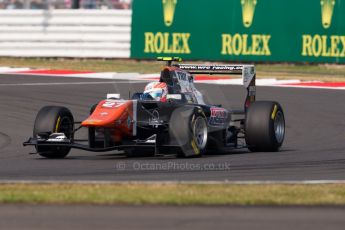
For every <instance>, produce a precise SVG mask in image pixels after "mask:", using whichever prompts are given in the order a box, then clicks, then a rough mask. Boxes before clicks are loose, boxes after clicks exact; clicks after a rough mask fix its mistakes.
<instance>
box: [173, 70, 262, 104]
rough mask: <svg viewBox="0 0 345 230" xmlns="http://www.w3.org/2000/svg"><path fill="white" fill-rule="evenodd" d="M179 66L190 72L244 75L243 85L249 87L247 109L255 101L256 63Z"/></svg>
mask: <svg viewBox="0 0 345 230" xmlns="http://www.w3.org/2000/svg"><path fill="white" fill-rule="evenodd" d="M174 66H176V67H177V68H179V69H181V70H184V71H187V72H188V73H190V74H210V75H214V74H217V75H232V74H235V75H242V80H243V86H244V87H245V88H246V89H247V98H246V101H245V110H246V109H247V108H248V107H249V105H250V104H251V103H252V102H254V101H255V96H256V87H255V79H256V72H255V66H254V65H196V64H175V65H174Z"/></svg>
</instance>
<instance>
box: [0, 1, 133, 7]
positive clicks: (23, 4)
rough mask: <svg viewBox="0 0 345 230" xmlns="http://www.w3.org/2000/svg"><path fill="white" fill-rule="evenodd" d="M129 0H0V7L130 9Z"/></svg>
mask: <svg viewBox="0 0 345 230" xmlns="http://www.w3.org/2000/svg"><path fill="white" fill-rule="evenodd" d="M130 7H131V0H0V9H78V8H80V9H130Z"/></svg>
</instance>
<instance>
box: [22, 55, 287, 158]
mask: <svg viewBox="0 0 345 230" xmlns="http://www.w3.org/2000/svg"><path fill="white" fill-rule="evenodd" d="M158 60H160V61H166V62H167V64H166V66H165V67H164V68H163V70H162V72H161V75H160V80H159V82H151V83H149V84H148V85H147V86H146V87H145V90H144V91H143V92H138V93H135V94H134V95H133V96H132V98H131V99H130V100H125V99H121V97H120V95H118V94H109V95H107V99H105V100H102V101H100V102H99V103H98V104H96V105H94V106H93V107H92V108H91V114H90V116H89V117H88V118H87V119H86V120H84V121H82V122H75V121H74V118H73V115H72V113H71V112H70V110H69V109H67V108H65V107H59V106H45V107H43V108H42V109H41V110H40V111H39V112H38V114H37V117H36V120H35V124H34V129H33V137H32V138H30V139H29V140H28V141H26V142H24V143H23V144H24V146H27V145H33V146H35V148H36V151H37V153H38V154H39V155H41V156H43V157H47V158H63V157H65V156H66V155H67V154H68V153H69V152H70V150H71V149H72V148H76V149H82V150H87V151H93V152H105V151H114V150H123V151H124V152H125V153H127V154H129V155H130V154H136V153H138V154H140V153H152V154H156V155H161V154H176V153H177V154H179V155H182V156H185V157H190V156H200V155H202V154H203V153H205V152H214V151H216V152H224V151H225V152H226V151H229V150H231V149H236V148H248V149H249V150H250V151H278V150H279V148H280V147H281V145H282V143H283V141H284V134H285V120H284V113H283V110H282V107H281V106H280V105H279V103H277V102H272V101H255V95H256V88H255V68H254V66H253V65H195V64H174V63H173V62H177V61H181V59H180V58H158ZM200 73H202V74H217V75H219V74H241V75H242V78H243V85H244V86H245V88H246V89H247V96H246V98H245V102H244V108H243V109H242V110H231V109H226V108H222V107H221V106H220V105H208V104H205V102H204V100H203V97H202V95H201V93H200V92H199V91H198V90H197V89H196V87H195V86H194V77H193V75H194V74H200ZM82 128H84V129H87V130H88V138H87V140H78V139H76V138H74V137H75V134H76V132H78V131H79V130H80V129H82ZM243 140H245V141H243Z"/></svg>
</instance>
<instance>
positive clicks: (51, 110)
mask: <svg viewBox="0 0 345 230" xmlns="http://www.w3.org/2000/svg"><path fill="white" fill-rule="evenodd" d="M73 130H74V119H73V116H72V113H71V111H69V109H67V108H65V107H60V106H45V107H43V108H42V109H41V110H40V111H39V112H38V114H37V116H36V120H35V125H34V130H33V136H34V138H37V137H38V136H39V135H40V134H45V135H50V134H52V133H64V134H65V136H66V137H67V138H68V139H73ZM36 150H37V153H38V154H39V155H41V156H43V157H45V158H64V157H66V156H67V154H68V153H69V152H70V150H71V148H70V147H56V146H36Z"/></svg>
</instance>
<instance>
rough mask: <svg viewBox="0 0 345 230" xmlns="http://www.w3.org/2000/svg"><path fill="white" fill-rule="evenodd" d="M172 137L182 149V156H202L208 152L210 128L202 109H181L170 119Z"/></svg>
mask: <svg viewBox="0 0 345 230" xmlns="http://www.w3.org/2000/svg"><path fill="white" fill-rule="evenodd" d="M169 127H170V128H169V134H170V137H171V138H173V139H174V140H175V142H177V144H178V145H179V146H180V148H181V152H182V155H183V156H185V157H189V156H200V155H202V154H203V153H204V152H205V150H206V145H207V141H208V127H207V121H206V117H205V115H204V113H203V112H202V110H201V109H200V108H196V107H189V106H188V107H181V108H178V109H176V110H175V111H174V112H173V113H172V115H171V118H170V126H169Z"/></svg>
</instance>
